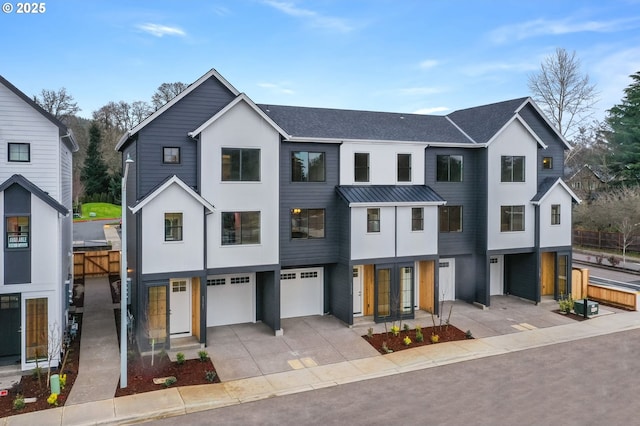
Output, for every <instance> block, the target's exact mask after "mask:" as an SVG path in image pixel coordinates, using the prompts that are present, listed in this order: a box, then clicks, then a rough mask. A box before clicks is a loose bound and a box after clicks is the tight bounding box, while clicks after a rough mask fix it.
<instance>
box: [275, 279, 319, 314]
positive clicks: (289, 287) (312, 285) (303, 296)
mask: <svg viewBox="0 0 640 426" xmlns="http://www.w3.org/2000/svg"><path fill="white" fill-rule="evenodd" d="M323 289H324V278H323V269H322V268H306V269H283V270H281V271H280V316H281V317H282V318H292V317H302V316H306V315H322V314H323V313H324V312H323V310H324V290H323Z"/></svg>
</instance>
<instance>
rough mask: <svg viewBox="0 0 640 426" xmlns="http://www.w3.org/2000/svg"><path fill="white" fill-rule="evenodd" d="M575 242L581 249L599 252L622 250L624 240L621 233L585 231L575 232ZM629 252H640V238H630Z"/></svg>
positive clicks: (577, 230)
mask: <svg viewBox="0 0 640 426" xmlns="http://www.w3.org/2000/svg"><path fill="white" fill-rule="evenodd" d="M573 241H574V243H575V244H577V245H579V246H581V247H588V248H594V249H598V250H602V249H611V250H622V245H623V241H624V238H623V236H622V234H621V233H620V232H603V231H586V230H584V229H574V230H573ZM627 250H628V251H635V252H640V236H638V235H634V236H632V237H631V238H630V244H629V246H628V247H627Z"/></svg>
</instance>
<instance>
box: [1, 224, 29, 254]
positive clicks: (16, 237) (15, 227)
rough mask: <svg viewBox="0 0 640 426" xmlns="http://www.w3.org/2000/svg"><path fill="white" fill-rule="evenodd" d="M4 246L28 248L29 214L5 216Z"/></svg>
mask: <svg viewBox="0 0 640 426" xmlns="http://www.w3.org/2000/svg"><path fill="white" fill-rule="evenodd" d="M6 247H7V248H8V249H19V248H29V216H9V217H7V237H6Z"/></svg>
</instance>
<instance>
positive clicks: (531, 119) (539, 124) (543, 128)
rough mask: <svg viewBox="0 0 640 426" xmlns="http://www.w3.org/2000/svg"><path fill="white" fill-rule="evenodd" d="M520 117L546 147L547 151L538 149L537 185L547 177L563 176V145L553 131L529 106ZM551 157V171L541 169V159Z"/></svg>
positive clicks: (521, 112) (522, 111)
mask: <svg viewBox="0 0 640 426" xmlns="http://www.w3.org/2000/svg"><path fill="white" fill-rule="evenodd" d="M520 115H522V117H523V118H524V120H525V121H526V122H527V124H528V125H529V127H531V130H533V131H534V132H535V134H536V135H537V136H538V137H539V138H540V139H541V140H542V142H544V144H545V145H547V149H544V148H542V147H539V149H538V158H537V161H538V165H537V171H538V185H540V183H541V182H542V181H543V180H544V179H545V178H548V177H553V178H558V177H562V176H563V175H564V150H565V145H564V144H563V143H562V141H561V140H560V138H559V137H558V135H556V133H555V131H554V130H553V129H552V128H550V127H549V125H548V124H547V123H546V122H545V121H544V120H543V119H542V118H541V117H540V115H539V114H538V112H537V111H536V110H535V109H534V108H533V107H532V106H531V105H527V106H526V107H525V108H523V109H522V110H521V111H520ZM544 157H551V158H552V159H553V168H552V169H543V168H542V159H543V158H544Z"/></svg>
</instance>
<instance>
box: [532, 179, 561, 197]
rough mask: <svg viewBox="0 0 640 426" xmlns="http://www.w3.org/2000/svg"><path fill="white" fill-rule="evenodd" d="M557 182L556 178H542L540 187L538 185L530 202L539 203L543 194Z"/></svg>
mask: <svg viewBox="0 0 640 426" xmlns="http://www.w3.org/2000/svg"><path fill="white" fill-rule="evenodd" d="M557 180H558V178H555V177H548V178H544V180H543V181H542V182H540V185H538V193H537V194H536V195H535V196H534V197H533V198H532V199H531V201H533V202H536V201H540V200H541V199H542V197H544V194H546V193H547V191H549V190H550V189H551V188H552V187H553V185H554V184H555V183H556V181H557Z"/></svg>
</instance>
